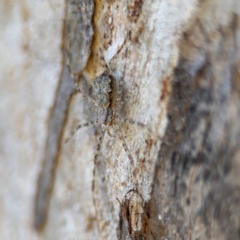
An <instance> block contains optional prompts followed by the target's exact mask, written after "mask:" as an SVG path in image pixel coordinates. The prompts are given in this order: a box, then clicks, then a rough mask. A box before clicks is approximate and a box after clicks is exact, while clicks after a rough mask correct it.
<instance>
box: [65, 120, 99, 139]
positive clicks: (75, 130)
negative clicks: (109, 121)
mask: <svg viewBox="0 0 240 240" xmlns="http://www.w3.org/2000/svg"><path fill="white" fill-rule="evenodd" d="M99 123H100V119H97V120H95V121H89V122H86V123H83V124H79V125H77V126H76V127H75V128H74V129H73V131H72V133H71V134H70V136H69V137H68V138H67V139H66V140H65V144H66V143H68V142H69V140H70V139H71V138H72V136H73V135H74V134H75V133H76V132H77V131H78V130H79V129H80V128H83V127H88V126H91V125H97V124H99Z"/></svg>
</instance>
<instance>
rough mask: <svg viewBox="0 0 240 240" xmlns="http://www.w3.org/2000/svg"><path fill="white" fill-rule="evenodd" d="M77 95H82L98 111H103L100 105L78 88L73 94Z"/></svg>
mask: <svg viewBox="0 0 240 240" xmlns="http://www.w3.org/2000/svg"><path fill="white" fill-rule="evenodd" d="M76 93H80V94H81V95H82V96H83V98H84V99H86V100H87V101H88V102H90V103H92V104H93V105H94V106H95V107H96V108H97V111H102V108H101V107H99V106H98V104H97V103H96V101H95V100H93V99H92V98H90V97H88V96H87V95H86V94H85V93H84V92H83V91H82V90H81V88H80V87H77V88H76V89H75V90H74V92H73V94H76Z"/></svg>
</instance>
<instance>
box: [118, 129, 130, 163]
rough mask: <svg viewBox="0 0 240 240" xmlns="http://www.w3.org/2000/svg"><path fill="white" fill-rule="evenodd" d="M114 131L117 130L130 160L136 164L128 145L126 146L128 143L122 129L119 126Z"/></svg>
mask: <svg viewBox="0 0 240 240" xmlns="http://www.w3.org/2000/svg"><path fill="white" fill-rule="evenodd" d="M114 129H115V130H116V133H117V136H118V137H119V139H120V140H121V141H122V146H123V148H124V150H125V152H126V153H127V156H128V158H129V160H130V162H131V164H134V159H133V157H132V154H131V152H130V150H129V148H128V146H127V144H126V141H125V139H124V137H123V134H122V131H121V129H120V128H119V127H118V126H117V125H116V127H114Z"/></svg>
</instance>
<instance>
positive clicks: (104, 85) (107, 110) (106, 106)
mask: <svg viewBox="0 0 240 240" xmlns="http://www.w3.org/2000/svg"><path fill="white" fill-rule="evenodd" d="M126 52H127V50H126ZM103 59H104V58H103ZM104 61H105V60H104ZM105 62H106V61H105ZM106 66H107V68H108V71H105V72H104V73H102V74H101V75H100V76H98V77H97V78H95V80H94V81H93V84H92V95H93V99H92V98H90V97H89V96H87V95H86V94H85V93H83V91H82V90H81V89H80V88H79V87H78V88H76V90H75V92H76V93H77V92H78V93H80V94H82V96H83V97H84V98H85V99H86V100H87V101H89V102H90V103H92V104H94V106H95V107H96V109H97V111H100V113H101V117H100V118H99V119H97V120H95V121H90V122H87V123H84V124H79V125H77V126H76V127H75V128H74V130H73V131H72V133H71V134H70V137H69V138H67V139H66V140H65V142H68V141H69V140H70V139H71V137H72V135H74V134H75V133H76V132H77V131H78V130H79V129H81V128H83V127H87V126H90V125H96V124H101V133H100V136H99V141H98V145H97V153H96V155H95V157H94V164H96V163H97V158H98V155H99V152H100V150H101V145H102V140H103V137H104V135H105V132H106V129H107V127H109V126H111V127H113V128H114V131H115V133H116V135H117V137H118V138H119V139H120V140H121V142H122V146H123V148H124V150H125V152H126V153H127V155H128V158H129V160H130V162H131V164H133V163H134V159H133V157H132V154H131V152H130V150H129V148H128V146H127V144H126V141H125V139H124V137H123V134H122V132H121V129H120V128H119V126H118V124H116V122H115V121H116V120H117V121H120V122H125V123H129V124H133V125H137V126H139V127H146V125H145V124H143V123H140V122H137V121H135V120H132V119H129V118H126V117H123V116H121V115H120V114H119V112H120V109H121V107H122V104H123V102H122V101H121V100H122V99H121V98H122V88H123V78H124V74H125V69H124V72H123V76H122V77H121V79H120V81H119V83H118V82H117V80H116V78H115V77H114V76H113V74H112V72H111V70H110V68H109V66H108V65H107V64H106ZM110 135H111V134H110Z"/></svg>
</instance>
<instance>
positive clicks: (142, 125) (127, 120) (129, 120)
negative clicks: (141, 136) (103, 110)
mask: <svg viewBox="0 0 240 240" xmlns="http://www.w3.org/2000/svg"><path fill="white" fill-rule="evenodd" d="M115 116H117V118H118V120H120V121H121V122H124V123H129V124H131V125H136V126H138V127H141V128H146V127H147V125H146V124H144V123H141V122H138V121H135V120H133V119H131V118H126V117H123V116H121V115H119V114H118V113H117V114H115Z"/></svg>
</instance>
